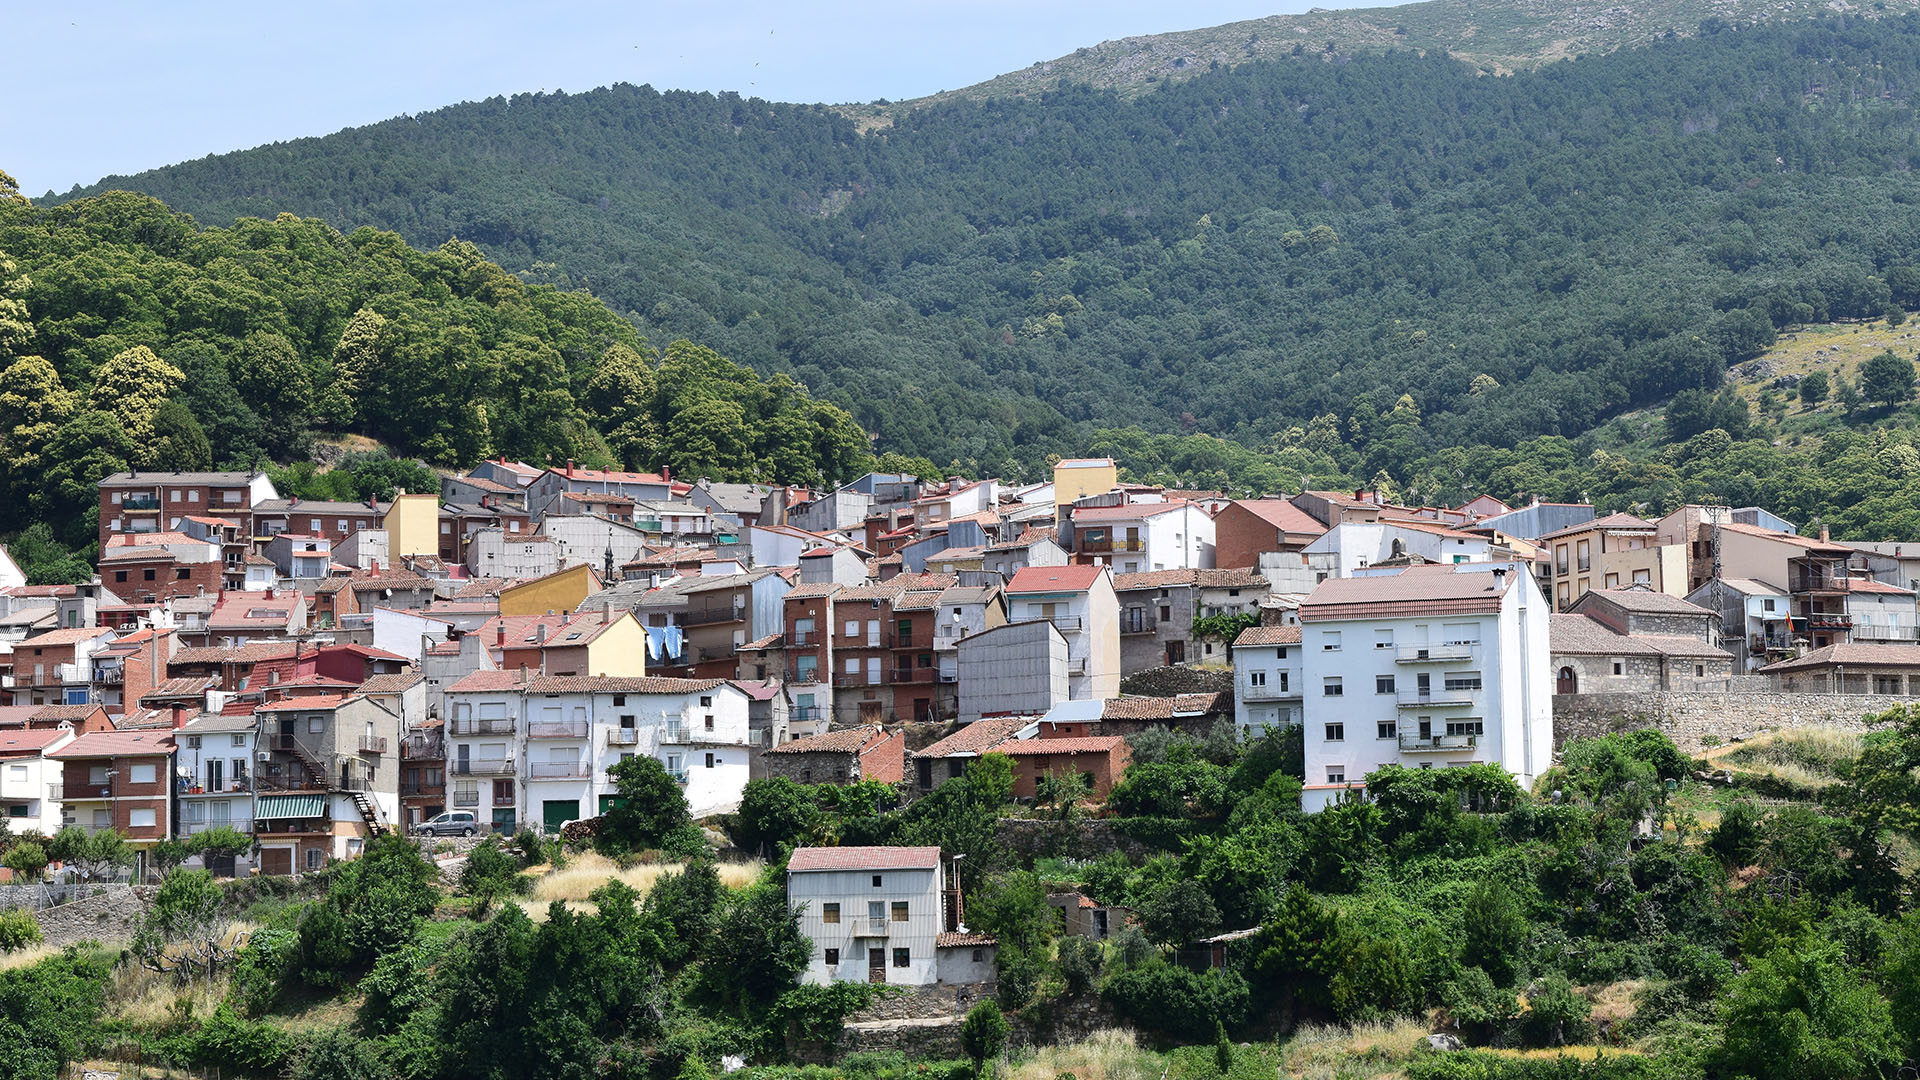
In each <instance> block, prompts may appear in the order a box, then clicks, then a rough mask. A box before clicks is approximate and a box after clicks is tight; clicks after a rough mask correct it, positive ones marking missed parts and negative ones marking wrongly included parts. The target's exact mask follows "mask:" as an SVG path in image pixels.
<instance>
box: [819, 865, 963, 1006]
mask: <svg viewBox="0 0 1920 1080" xmlns="http://www.w3.org/2000/svg"><path fill="white" fill-rule="evenodd" d="M947 901H948V895H947V875H946V864H945V862H944V861H943V860H942V859H941V857H940V849H939V848H937V847H830V848H816V847H803V848H796V849H794V852H793V857H792V858H791V859H789V860H788V861H787V902H788V903H789V904H792V905H793V906H794V907H796V908H798V909H799V913H800V931H801V933H803V934H805V935H806V936H807V939H808V940H809V941H811V942H812V943H813V954H812V956H811V957H809V959H808V961H807V969H806V971H805V972H803V973H802V974H801V976H800V981H801V982H805V983H813V984H825V983H832V982H867V983H893V984H896V985H902V986H931V985H933V984H935V983H963V984H964V983H980V982H985V981H987V980H990V979H992V978H993V971H994V963H993V960H994V957H993V953H994V941H993V939H992V938H989V937H986V936H985V935H982V934H975V933H969V932H967V930H966V929H965V927H963V926H957V925H956V926H954V927H953V928H952V929H951V930H949V929H948V926H949V917H948V912H949V907H948V903H947Z"/></svg>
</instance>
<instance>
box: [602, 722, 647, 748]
mask: <svg viewBox="0 0 1920 1080" xmlns="http://www.w3.org/2000/svg"><path fill="white" fill-rule="evenodd" d="M639 744H640V732H639V729H637V728H630V727H623V728H613V729H612V730H610V731H608V732H607V745H608V746H638V745H639Z"/></svg>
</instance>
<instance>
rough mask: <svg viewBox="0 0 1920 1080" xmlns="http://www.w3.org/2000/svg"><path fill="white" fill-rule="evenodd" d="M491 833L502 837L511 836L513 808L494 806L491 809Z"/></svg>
mask: <svg viewBox="0 0 1920 1080" xmlns="http://www.w3.org/2000/svg"><path fill="white" fill-rule="evenodd" d="M493 831H494V832H497V833H499V834H500V835H502V836H512V835H513V807H511V806H496V807H494V808H493Z"/></svg>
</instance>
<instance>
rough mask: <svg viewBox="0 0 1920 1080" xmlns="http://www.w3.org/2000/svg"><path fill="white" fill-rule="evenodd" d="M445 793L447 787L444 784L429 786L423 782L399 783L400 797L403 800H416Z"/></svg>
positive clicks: (405, 781)
mask: <svg viewBox="0 0 1920 1080" xmlns="http://www.w3.org/2000/svg"><path fill="white" fill-rule="evenodd" d="M446 793H447V785H446V784H445V783H444V782H442V783H438V784H429V783H427V782H426V781H424V780H403V781H401V782H400V797H401V798H403V799H418V798H423V797H432V796H437V795H445V794H446Z"/></svg>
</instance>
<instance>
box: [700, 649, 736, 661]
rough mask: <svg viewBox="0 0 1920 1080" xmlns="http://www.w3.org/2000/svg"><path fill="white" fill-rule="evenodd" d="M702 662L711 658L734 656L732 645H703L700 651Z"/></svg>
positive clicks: (718, 658)
mask: <svg viewBox="0 0 1920 1080" xmlns="http://www.w3.org/2000/svg"><path fill="white" fill-rule="evenodd" d="M697 655H698V658H699V662H700V663H706V662H708V661H711V660H727V659H730V658H732V656H733V646H732V645H703V646H701V647H700V650H699V652H698V654H697Z"/></svg>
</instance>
